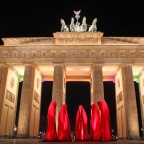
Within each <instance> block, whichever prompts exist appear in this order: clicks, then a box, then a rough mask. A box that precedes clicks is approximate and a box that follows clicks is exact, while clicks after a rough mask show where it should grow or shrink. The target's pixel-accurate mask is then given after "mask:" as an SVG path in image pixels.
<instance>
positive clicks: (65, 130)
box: [58, 104, 71, 141]
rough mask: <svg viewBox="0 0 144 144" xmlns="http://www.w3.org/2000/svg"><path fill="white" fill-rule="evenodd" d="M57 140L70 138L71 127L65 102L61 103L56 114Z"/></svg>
mask: <svg viewBox="0 0 144 144" xmlns="http://www.w3.org/2000/svg"><path fill="white" fill-rule="evenodd" d="M58 140H59V141H70V140H71V129H70V122H69V117H68V113H67V105H66V104H63V105H62V107H61V109H60V111H59V115H58Z"/></svg>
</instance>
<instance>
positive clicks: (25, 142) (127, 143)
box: [0, 138, 144, 144]
mask: <svg viewBox="0 0 144 144" xmlns="http://www.w3.org/2000/svg"><path fill="white" fill-rule="evenodd" d="M104 143H108V144H144V140H142V139H139V140H117V141H111V142H93V141H87V142H44V141H43V140H42V139H6V138H5V139H4V138H0V144H104Z"/></svg>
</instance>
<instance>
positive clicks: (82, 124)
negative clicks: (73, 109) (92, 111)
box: [75, 105, 88, 140]
mask: <svg viewBox="0 0 144 144" xmlns="http://www.w3.org/2000/svg"><path fill="white" fill-rule="evenodd" d="M75 129H76V132H75V139H76V140H88V120H87V115H86V112H85V110H84V108H83V106H82V105H80V106H79V108H78V111H77V114H76V127H75Z"/></svg>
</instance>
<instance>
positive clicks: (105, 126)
mask: <svg viewBox="0 0 144 144" xmlns="http://www.w3.org/2000/svg"><path fill="white" fill-rule="evenodd" d="M98 106H99V108H100V110H101V140H102V141H111V140H112V134H111V122H110V112H109V108H108V105H107V103H106V101H105V100H100V101H98Z"/></svg>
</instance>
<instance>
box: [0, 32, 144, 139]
mask: <svg viewBox="0 0 144 144" xmlns="http://www.w3.org/2000/svg"><path fill="white" fill-rule="evenodd" d="M2 40H3V42H4V45H1V46H0V85H1V87H0V135H1V136H4V135H9V134H11V133H12V131H13V127H14V125H15V123H14V122H15V117H16V109H17V96H18V85H19V81H20V80H23V86H22V93H21V102H20V111H19V122H18V135H19V136H28V137H29V136H30V137H33V136H37V135H38V132H39V120H40V107H41V86H42V81H48V80H52V81H53V90H52V99H53V100H56V101H57V113H58V111H59V109H60V107H61V105H62V104H63V103H65V100H66V82H67V81H89V82H90V83H91V90H90V91H91V103H97V101H99V100H100V99H103V98H104V91H103V81H113V82H115V96H116V112H117V127H118V136H119V137H122V138H128V137H139V126H138V113H137V106H136V96H135V88H134V83H133V81H134V80H136V81H138V82H139V90H140V99H141V111H142V116H143V115H144V102H143V101H144V73H143V68H144V66H143V65H144V38H143V37H103V33H101V32H90V33H87V32H83V33H81V34H80V35H78V33H69V32H66V33H65V32H63V33H61V32H59V33H54V37H34V38H33V37H31V38H3V39H2ZM57 117H58V115H57V114H56V122H57ZM142 123H143V127H144V117H142Z"/></svg>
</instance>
